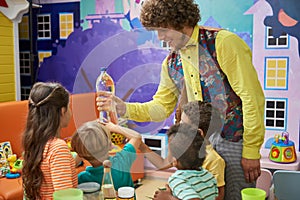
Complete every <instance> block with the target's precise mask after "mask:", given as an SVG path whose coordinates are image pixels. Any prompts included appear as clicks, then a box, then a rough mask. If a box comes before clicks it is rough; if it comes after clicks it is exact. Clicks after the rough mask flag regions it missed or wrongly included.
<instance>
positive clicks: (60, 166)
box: [22, 82, 77, 200]
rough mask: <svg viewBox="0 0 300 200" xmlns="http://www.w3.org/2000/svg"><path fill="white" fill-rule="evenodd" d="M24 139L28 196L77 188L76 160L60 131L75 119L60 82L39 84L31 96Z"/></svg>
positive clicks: (46, 195)
mask: <svg viewBox="0 0 300 200" xmlns="http://www.w3.org/2000/svg"><path fill="white" fill-rule="evenodd" d="M28 109H29V111H28V116H27V124H26V128H25V132H24V134H23V138H22V145H23V148H24V162H23V169H22V179H23V187H24V193H25V198H26V199H30V200H35V199H53V198H52V196H53V193H54V192H55V191H57V190H61V189H66V188H72V187H77V174H76V171H75V161H74V159H73V157H72V155H71V153H70V150H69V149H68V146H67V144H66V142H65V141H64V140H62V139H60V131H61V129H62V128H63V127H66V126H67V125H68V123H69V121H70V118H71V115H72V113H71V109H70V107H69V92H68V91H67V90H66V89H65V88H64V87H63V86H62V85H61V84H59V83H42V82H38V83H35V84H34V86H33V88H32V89H31V92H30V95H29V99H28Z"/></svg>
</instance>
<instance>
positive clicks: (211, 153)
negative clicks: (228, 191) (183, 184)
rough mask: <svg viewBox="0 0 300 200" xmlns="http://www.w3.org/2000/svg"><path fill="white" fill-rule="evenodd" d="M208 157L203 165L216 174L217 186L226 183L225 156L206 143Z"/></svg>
mask: <svg viewBox="0 0 300 200" xmlns="http://www.w3.org/2000/svg"><path fill="white" fill-rule="evenodd" d="M205 150H206V157H205V160H204V162H203V164H202V167H203V168H205V169H206V170H207V171H209V172H210V173H212V175H214V177H215V179H216V180H217V186H218V187H221V186H224V185H225V180H224V175H225V161H224V160H223V158H222V157H221V156H220V155H219V154H218V153H217V152H216V151H215V150H214V149H213V148H212V146H211V145H206V149H205Z"/></svg>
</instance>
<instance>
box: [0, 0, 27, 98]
mask: <svg viewBox="0 0 300 200" xmlns="http://www.w3.org/2000/svg"><path fill="white" fill-rule="evenodd" d="M28 5H29V4H28V2H27V1H26V0H9V1H7V0H0V102H6V101H16V100H20V90H19V88H20V76H19V54H18V53H19V41H18V23H19V22H20V21H21V18H22V15H23V14H24V12H27V10H28Z"/></svg>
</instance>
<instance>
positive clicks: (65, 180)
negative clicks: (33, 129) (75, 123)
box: [41, 138, 78, 200]
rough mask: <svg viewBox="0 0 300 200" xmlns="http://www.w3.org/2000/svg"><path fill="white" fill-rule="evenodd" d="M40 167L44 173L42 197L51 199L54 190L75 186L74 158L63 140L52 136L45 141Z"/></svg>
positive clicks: (76, 181) (76, 182)
mask: <svg viewBox="0 0 300 200" xmlns="http://www.w3.org/2000/svg"><path fill="white" fill-rule="evenodd" d="M41 169H42V172H43V175H44V180H43V183H42V186H41V197H42V199H47V200H48V199H53V197H52V196H53V193H54V191H57V190H61V189H66V188H76V187H77V184H78V180H77V173H76V170H75V160H74V159H73V157H72V155H71V152H70V150H69V148H68V146H67V144H66V142H65V141H64V140H62V139H58V138H54V139H53V140H49V141H48V142H47V143H46V145H45V148H44V153H43V161H42V163H41Z"/></svg>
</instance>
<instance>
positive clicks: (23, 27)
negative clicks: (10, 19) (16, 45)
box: [19, 16, 29, 40]
mask: <svg viewBox="0 0 300 200" xmlns="http://www.w3.org/2000/svg"><path fill="white" fill-rule="evenodd" d="M19 37H20V39H21V40H29V23H28V16H24V17H23V18H22V21H21V23H19Z"/></svg>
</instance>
